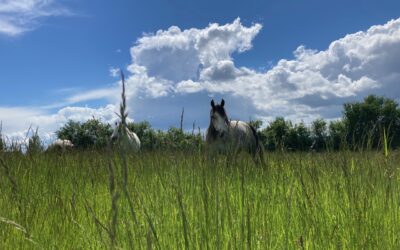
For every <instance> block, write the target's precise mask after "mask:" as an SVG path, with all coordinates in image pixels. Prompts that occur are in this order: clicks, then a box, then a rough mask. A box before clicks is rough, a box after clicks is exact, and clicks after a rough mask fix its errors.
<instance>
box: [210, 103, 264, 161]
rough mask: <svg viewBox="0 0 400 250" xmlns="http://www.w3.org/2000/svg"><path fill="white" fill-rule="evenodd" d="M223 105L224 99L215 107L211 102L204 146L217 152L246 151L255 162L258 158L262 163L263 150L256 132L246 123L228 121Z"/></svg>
mask: <svg viewBox="0 0 400 250" xmlns="http://www.w3.org/2000/svg"><path fill="white" fill-rule="evenodd" d="M224 105H225V101H224V99H222V101H221V104H217V105H215V103H214V100H211V111H210V125H209V126H208V129H207V135H206V144H207V145H209V146H211V147H212V148H213V149H214V150H216V151H219V152H238V151H248V152H249V153H251V154H252V155H253V157H254V159H255V160H256V161H257V160H258V159H257V156H258V157H259V159H260V160H261V161H262V162H263V149H262V146H261V144H260V141H259V138H258V135H257V132H256V130H255V129H254V128H253V127H252V126H251V125H250V124H248V123H246V122H243V121H230V120H229V119H228V116H227V114H226V111H225V108H224Z"/></svg>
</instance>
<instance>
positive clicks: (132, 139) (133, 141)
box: [111, 122, 140, 152]
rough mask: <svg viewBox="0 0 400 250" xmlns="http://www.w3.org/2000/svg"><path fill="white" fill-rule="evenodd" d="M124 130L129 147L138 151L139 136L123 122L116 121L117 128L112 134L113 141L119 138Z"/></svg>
mask: <svg viewBox="0 0 400 250" xmlns="http://www.w3.org/2000/svg"><path fill="white" fill-rule="evenodd" d="M123 132H124V133H125V134H126V136H127V139H128V145H129V148H131V149H133V151H134V152H138V151H139V150H140V140H139V137H138V136H137V135H136V134H135V133H134V132H132V131H130V130H129V129H128V127H127V126H126V125H124V124H122V123H121V122H116V123H115V128H114V131H113V133H112V135H111V142H115V141H117V140H119V139H120V138H121V135H122V133H123Z"/></svg>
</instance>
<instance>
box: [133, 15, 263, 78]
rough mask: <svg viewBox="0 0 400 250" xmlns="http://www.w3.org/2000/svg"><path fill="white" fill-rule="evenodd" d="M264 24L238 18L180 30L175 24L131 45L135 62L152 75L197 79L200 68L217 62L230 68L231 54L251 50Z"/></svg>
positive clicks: (214, 64) (147, 35) (134, 63)
mask: <svg viewBox="0 0 400 250" xmlns="http://www.w3.org/2000/svg"><path fill="white" fill-rule="evenodd" d="M261 27H262V26H261V25H260V24H254V25H252V26H251V27H248V28H247V27H244V26H243V25H242V24H241V22H240V19H239V18H237V19H236V20H235V21H234V22H233V23H229V24H226V25H218V24H216V23H213V24H210V25H209V26H208V27H206V28H204V29H196V28H192V29H187V30H183V31H181V30H180V28H179V27H176V26H172V27H170V28H169V29H168V30H159V31H157V32H156V33H155V34H146V35H144V36H143V37H141V38H139V39H138V40H137V42H136V44H135V45H134V46H133V47H132V48H131V55H132V65H138V66H142V67H144V68H145V70H146V73H147V75H148V76H150V77H156V78H160V79H165V80H169V81H173V82H179V81H184V80H197V79H198V78H199V72H200V71H202V70H203V69H207V68H208V67H215V66H216V64H218V63H220V64H221V63H222V62H225V63H224V64H223V65H220V67H223V66H225V70H226V69H228V70H229V66H232V65H230V63H231V62H232V57H231V55H232V53H233V52H239V53H241V52H244V51H246V50H249V49H250V48H251V47H252V44H251V41H252V40H253V38H254V37H255V36H256V35H257V34H258V33H259V32H260V30H261ZM216 69H218V68H216ZM216 69H214V71H215V70H216ZM222 70H224V68H223V69H222ZM228 73H229V72H228ZM222 74H223V73H222ZM218 76H219V75H218V74H217V77H218Z"/></svg>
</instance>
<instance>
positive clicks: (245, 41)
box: [127, 19, 400, 126]
mask: <svg viewBox="0 0 400 250" xmlns="http://www.w3.org/2000/svg"><path fill="white" fill-rule="evenodd" d="M261 28H262V26H261V25H260V24H253V25H251V26H249V27H245V26H243V25H242V24H241V22H240V19H236V20H235V21H234V22H233V23H228V24H225V25H219V24H210V25H209V26H208V27H205V28H204V29H194V28H193V29H187V30H183V31H182V30H181V29H180V28H178V27H176V26H173V27H171V28H169V29H167V30H159V31H157V32H156V33H154V34H146V35H144V36H143V37H142V38H139V39H138V41H137V42H136V44H134V45H133V46H132V48H131V55H132V63H131V65H130V66H129V68H128V69H130V72H131V73H132V75H131V76H130V77H129V79H128V81H127V82H128V89H130V92H129V93H130V96H129V97H130V99H131V102H130V103H131V105H132V107H134V109H133V110H134V115H137V116H138V117H137V118H138V119H142V118H143V119H148V117H147V118H146V116H145V114H144V113H146V112H145V111H143V112H136V110H139V109H143V110H147V109H148V108H149V107H151V106H152V105H153V104H154V103H157V104H159V105H160V106H159V107H158V109H157V108H154V109H153V108H152V112H153V113H152V115H151V116H152V117H157V116H159V115H160V114H164V113H175V114H179V112H180V109H181V107H183V106H185V107H190V106H196V107H198V108H199V110H193V111H192V112H194V113H197V114H204V115H205V116H204V117H202V118H200V120H201V121H202V125H203V126H204V125H206V124H207V122H206V121H207V120H208V115H207V114H206V113H207V112H205V110H206V111H208V109H209V107H208V103H209V100H210V99H211V98H213V97H224V98H225V99H226V100H229V101H227V108H228V111H231V112H232V113H234V114H235V115H237V117H235V118H241V119H247V118H248V117H249V116H250V115H251V116H253V117H254V116H255V117H258V118H262V119H266V120H268V119H271V118H273V117H276V116H285V117H287V118H290V119H293V120H295V121H300V120H304V121H306V122H309V121H311V120H313V119H315V118H317V117H324V118H338V117H340V116H341V109H342V104H343V102H348V101H354V100H361V99H362V98H363V97H364V96H365V95H367V94H371V93H375V94H381V95H386V96H388V97H391V98H399V97H400V85H398V79H399V77H400V57H398V55H399V54H400V19H397V20H391V21H389V22H388V23H386V24H384V25H376V26H372V27H371V28H369V29H368V30H366V31H360V32H356V33H354V34H349V35H347V36H345V37H343V38H340V39H338V40H336V41H333V42H332V43H331V44H330V45H329V46H328V48H327V49H326V50H322V51H318V50H314V49H308V48H306V46H304V45H300V46H299V47H298V48H297V49H296V50H295V51H294V52H293V59H290V60H289V59H282V60H280V61H279V62H278V63H277V64H276V65H273V66H272V67H269V68H270V69H269V70H268V71H264V72H261V71H256V70H252V69H250V68H247V67H241V68H238V67H236V66H235V63H234V58H233V56H232V55H233V54H234V53H242V52H245V51H247V50H249V49H251V48H252V41H253V39H254V38H255V36H256V35H257V34H258V33H259V32H260V30H261ZM258 49H262V48H258ZM138 99H140V101H137V100H138ZM162 100H165V101H162ZM167 100H171V101H170V102H168V101H167ZM178 100H179V101H178ZM200 100H201V101H202V104H201V105H198V104H197V103H194V102H196V101H200ZM237 100H240V102H241V103H240V105H243V106H245V107H246V108H244V109H240V108H238V106H240V105H237V104H236V103H234V102H235V101H237ZM178 106H180V107H178ZM200 109H201V110H200ZM234 109H238V110H241V111H243V112H237V110H234ZM161 116H162V115H160V116H159V117H161ZM162 117H163V118H162V119H164V122H165V123H166V124H171V123H173V121H170V120H171V119H172V117H173V119H176V117H175V116H170V117H171V118H168V117H164V116H162ZM193 118H194V117H193ZM155 119H156V118H154V119H153V120H154V122H156V123H159V121H155ZM197 120H199V119H197Z"/></svg>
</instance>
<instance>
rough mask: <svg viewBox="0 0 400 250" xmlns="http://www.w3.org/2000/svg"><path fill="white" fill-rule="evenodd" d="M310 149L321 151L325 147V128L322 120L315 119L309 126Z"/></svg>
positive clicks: (324, 122)
mask: <svg viewBox="0 0 400 250" xmlns="http://www.w3.org/2000/svg"><path fill="white" fill-rule="evenodd" d="M311 139H312V146H311V147H312V149H314V150H322V149H324V148H325V147H326V139H327V126H326V121H324V120H323V119H316V120H314V121H313V122H312V125H311Z"/></svg>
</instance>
